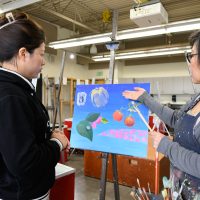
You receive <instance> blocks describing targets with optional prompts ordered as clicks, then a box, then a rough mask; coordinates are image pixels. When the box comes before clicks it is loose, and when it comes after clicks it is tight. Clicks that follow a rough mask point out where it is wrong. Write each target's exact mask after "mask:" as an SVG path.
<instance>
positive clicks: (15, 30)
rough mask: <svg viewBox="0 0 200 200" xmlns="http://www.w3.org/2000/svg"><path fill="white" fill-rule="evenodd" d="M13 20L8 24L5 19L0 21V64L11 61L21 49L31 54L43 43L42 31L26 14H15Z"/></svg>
mask: <svg viewBox="0 0 200 200" xmlns="http://www.w3.org/2000/svg"><path fill="white" fill-rule="evenodd" d="M14 19H15V21H14V22H13V23H10V24H9V22H8V19H7V18H6V17H3V18H1V19H0V62H4V61H9V60H11V59H12V58H13V57H14V56H15V55H16V54H17V52H18V50H19V49H20V48H22V47H25V48H26V49H27V51H28V52H29V53H32V52H33V51H34V49H36V48H38V47H39V46H40V45H41V44H42V43H43V42H45V35H44V31H43V29H42V28H41V27H40V26H39V25H38V24H37V23H36V22H34V21H33V20H30V19H28V16H27V15H26V14H24V13H20V14H16V15H14ZM3 25H4V27H3V28H1V27H2V26H3Z"/></svg>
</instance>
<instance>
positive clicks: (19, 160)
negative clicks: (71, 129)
mask: <svg viewBox="0 0 200 200" xmlns="http://www.w3.org/2000/svg"><path fill="white" fill-rule="evenodd" d="M0 113H1V114H0V152H1V154H2V157H3V160H4V162H5V164H6V166H7V168H8V170H9V171H10V172H11V173H12V174H13V175H15V176H17V177H18V176H23V175H24V174H29V173H30V174H36V173H39V171H40V172H42V171H45V170H47V171H49V170H50V169H52V170H53V168H55V165H56V164H57V162H58V160H59V156H60V149H59V146H58V144H57V143H56V142H54V141H49V140H47V141H44V143H41V144H38V143H37V142H36V137H35V134H34V128H33V127H34V126H36V124H34V113H33V112H32V110H31V108H30V105H29V104H28V102H27V101H26V100H25V99H23V98H21V97H18V96H9V97H6V98H4V99H2V100H1V102H0Z"/></svg>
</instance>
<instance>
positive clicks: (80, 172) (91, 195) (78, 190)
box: [66, 153, 132, 200]
mask: <svg viewBox="0 0 200 200" xmlns="http://www.w3.org/2000/svg"><path fill="white" fill-rule="evenodd" d="M66 165H67V166H70V167H73V168H75V169H76V174H75V200H98V199H99V184H100V180H99V179H95V178H91V177H87V176H84V168H83V166H84V165H83V155H81V154H76V153H74V154H73V155H72V156H70V158H69V161H67V163H66ZM130 192H131V188H130V187H126V186H122V185H120V186H119V193H120V200H129V199H130V200H131V199H132V198H131V196H130ZM114 199H115V196H114V185H113V183H110V182H107V184H106V197H105V200H114Z"/></svg>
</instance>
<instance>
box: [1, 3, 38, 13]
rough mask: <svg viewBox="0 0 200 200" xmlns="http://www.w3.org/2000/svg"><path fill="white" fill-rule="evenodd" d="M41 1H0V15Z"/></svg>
mask: <svg viewBox="0 0 200 200" xmlns="http://www.w3.org/2000/svg"><path fill="white" fill-rule="evenodd" d="M38 1H41V0H1V1H0V14H2V13H5V12H8V11H11V10H15V9H17V8H21V7H24V6H27V5H29V4H33V3H36V2H38Z"/></svg>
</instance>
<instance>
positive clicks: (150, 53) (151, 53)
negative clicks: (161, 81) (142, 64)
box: [92, 46, 191, 62]
mask: <svg viewBox="0 0 200 200" xmlns="http://www.w3.org/2000/svg"><path fill="white" fill-rule="evenodd" d="M190 48H191V47H190V46H186V47H171V48H170V47H169V48H163V49H152V50H146V51H132V52H127V53H118V54H116V55H115V59H116V60H122V59H123V60H125V59H129V58H143V57H155V56H162V55H163V56H164V55H177V54H184V52H185V51H190ZM92 60H94V61H96V62H98V61H109V60H110V55H109V54H106V55H99V56H93V57H92Z"/></svg>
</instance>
